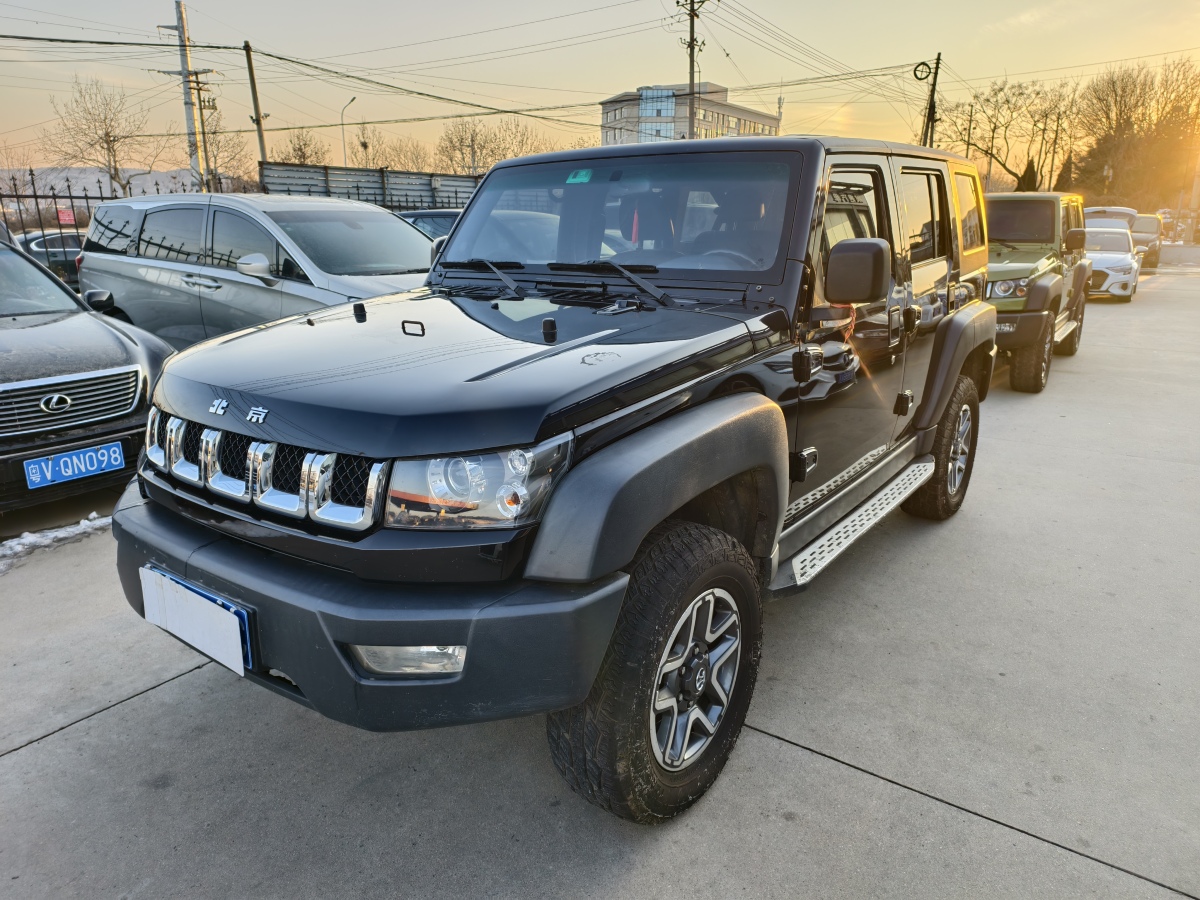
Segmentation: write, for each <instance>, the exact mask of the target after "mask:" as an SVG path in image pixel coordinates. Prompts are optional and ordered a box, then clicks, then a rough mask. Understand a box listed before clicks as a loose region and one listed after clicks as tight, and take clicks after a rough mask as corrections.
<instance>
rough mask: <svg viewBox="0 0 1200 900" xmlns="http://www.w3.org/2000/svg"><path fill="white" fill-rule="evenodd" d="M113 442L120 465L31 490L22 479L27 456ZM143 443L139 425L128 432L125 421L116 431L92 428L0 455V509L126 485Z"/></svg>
mask: <svg viewBox="0 0 1200 900" xmlns="http://www.w3.org/2000/svg"><path fill="white" fill-rule="evenodd" d="M114 442H119V443H120V444H121V453H122V454H123V455H124V458H125V466H124V468H121V469H117V470H115V471H112V472H104V473H101V474H98V475H91V476H89V477H87V478H77V479H75V480H74V481H63V482H60V483H58V484H49V485H46V486H45V487H39V488H32V489H31V488H30V487H29V486H28V485H27V484H26V482H25V465H24V464H25V460H27V459H40V458H41V457H43V456H53V455H54V454H56V453H65V452H66V451H68V450H78V449H81V448H84V447H98V446H100V445H101V444H110V443H114ZM144 442H145V435H144V431H143V429H142V428H140V427H139V428H137V429H136V430H133V431H131V430H129V427H128V425H127V424H126V425H125V426H124V427H123V428H122V429H118V430H108V431H101V430H96V431H94V432H93V433H91V434H89V435H87V436H86V437H78V436H76V437H74V438H72V439H70V440H63V439H61V438H60V439H59V440H57V441H50V442H47V443H45V444H43V445H40V446H37V447H36V448H34V447H29V446H27V447H25V448H23V449H22V450H20V451H14V452H11V453H6V454H3V455H0V512H7V511H8V510H12V509H21V508H23V507H27V506H35V505H37V504H39V503H49V502H51V501H53V500H61V499H62V498H63V497H72V496H74V495H76V494H85V493H87V492H88V491H95V490H99V489H100V488H105V487H112V486H114V485H121V484H128V483H129V481H130V480H131V479H132V478H133V476H134V473H135V472H136V470H137V459H138V453H139V452H141V448H142V444H143V443H144Z"/></svg>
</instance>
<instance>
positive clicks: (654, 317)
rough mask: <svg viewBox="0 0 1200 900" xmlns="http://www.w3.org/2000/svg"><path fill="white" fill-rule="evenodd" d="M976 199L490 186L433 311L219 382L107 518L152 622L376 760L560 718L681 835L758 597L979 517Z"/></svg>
mask: <svg viewBox="0 0 1200 900" xmlns="http://www.w3.org/2000/svg"><path fill="white" fill-rule="evenodd" d="M986 264H987V235H986V228H985V223H984V221H983V218H982V202H981V196H980V192H979V180H978V176H977V174H976V172H975V169H974V167H973V166H972V165H971V164H970V163H969V162H967V161H966V160H964V159H961V158H959V157H957V156H952V155H950V154H947V153H942V152H939V151H934V150H927V149H924V148H919V147H906V146H895V145H889V144H883V143H879V142H872V141H850V140H837V139H825V138H821V139H818V138H787V139H784V138H769V139H754V138H742V139H732V140H710V141H703V142H675V143H671V144H650V145H635V146H623V147H606V148H597V149H594V150H585V151H571V152H564V153H557V154H550V155H545V156H537V157H531V158H527V159H520V160H513V161H510V162H506V163H503V164H501V165H499V166H497V167H496V168H495V169H493V170H492V171H491V173H490V174H489V175H488V176H487V177H486V179H485V180H484V181H483V183H482V185H481V186H480V188H479V190H478V191H477V193H476V194H475V196H474V197H473V199H472V200H471V203H470V205H469V206H468V208H467V209H466V211H465V212H464V213H463V216H462V218H461V219H460V220H459V221H458V222H457V223H456V225H455V227H454V230H453V231H452V232H451V234H450V236H449V240H448V242H447V243H446V244H445V245H444V248H443V249H442V252H441V255H440V257H439V258H438V260H437V261H436V264H435V265H434V268H433V269H432V271H431V273H430V275H429V279H428V282H427V284H426V286H425V287H424V288H423V289H421V290H418V291H415V292H410V293H407V294H400V295H395V296H389V297H381V298H377V299H374V300H370V301H367V302H363V303H356V304H353V305H351V306H344V307H338V308H331V309H325V310H320V311H317V312H313V313H311V314H308V315H300V316H297V317H293V318H290V319H285V320H283V321H281V322H278V323H276V324H274V325H270V326H266V327H258V328H255V329H252V330H247V331H244V332H239V333H235V334H231V335H228V336H226V337H223V338H220V339H218V340H214V341H210V342H208V343H206V344H202V345H199V346H196V347H193V348H191V349H189V350H186V351H184V352H183V353H180V354H179V355H177V356H176V357H174V358H173V359H172V360H171V361H170V362H169V363H168V365H167V366H166V368H165V370H164V374H163V376H162V378H161V379H160V381H159V383H158V385H157V389H156V390H155V394H154V410H153V411H152V412H151V414H150V419H149V423H148V426H147V430H146V450H145V453H144V455H143V458H142V460H141V465H140V469H139V477H138V480H137V484H136V486H132V487H131V488H130V490H129V491H128V492H127V493H126V494H125V496H124V497H123V498H122V500H121V502H120V504H119V507H118V510H117V512H116V514H115V516H114V531H115V533H116V536H117V540H118V542H119V553H118V565H119V569H120V575H121V580H122V584H123V585H124V588H125V591H126V594H127V596H128V598H129V602H130V604H131V605H132V606H133V607H134V609H136V610H137V611H138V612H139V613H142V614H144V615H145V616H146V618H147V619H149V620H150V621H152V622H154V623H156V624H158V625H160V626H161V627H163V628H165V629H167V630H168V631H170V632H172V633H174V634H175V635H177V636H178V637H180V638H182V639H183V640H185V641H187V642H189V643H191V644H192V645H193V646H195V647H197V648H198V649H199V650H201V651H202V652H204V653H207V654H208V655H209V656H211V657H213V658H214V659H217V660H218V661H219V662H221V663H223V664H224V665H226V666H228V667H229V668H230V669H232V670H233V671H234V672H236V673H237V674H238V675H244V676H245V677H247V678H249V679H251V680H253V681H255V682H257V683H259V684H261V685H263V686H266V687H268V688H270V689H271V690H274V691H276V692H278V693H280V694H283V695H284V696H287V697H290V698H291V699H293V700H295V701H297V702H299V703H302V704H304V705H306V706H309V707H311V708H313V709H315V710H316V711H318V712H320V713H322V714H324V715H326V716H330V717H332V718H334V719H337V720H339V721H342V722H347V723H349V724H352V725H356V726H359V727H362V728H368V729H377V730H387V729H410V728H428V727H432V726H438V725H453V724H460V723H464V722H477V721H483V720H487V719H498V718H503V717H508V716H522V715H527V714H529V713H534V712H548V713H549V717H548V722H547V734H548V737H549V742H550V750H551V754H552V756H553V758H554V761H555V763H556V764H557V766H558V767H559V769H560V770H561V772H562V774H563V775H564V777H565V778H566V779H567V781H568V782H569V783H570V785H571V786H572V788H574V789H575V790H576V791H577V792H579V793H580V794H581V795H583V796H584V797H585V798H587V799H588V800H590V801H592V802H594V803H596V804H598V805H600V806H602V807H604V808H606V809H608V810H611V811H612V812H614V813H616V814H617V815H620V816H624V817H627V818H630V819H634V820H637V821H643V822H649V821H656V820H659V819H662V818H665V817H668V816H671V815H674V814H676V813H678V812H680V811H682V810H683V809H685V808H687V807H688V806H689V805H690V804H691V803H693V802H694V801H695V800H696V799H697V798H698V797H699V796H700V795H701V794H702V793H703V792H704V791H705V789H707V787H708V786H709V785H710V784H711V783H712V782H713V780H714V779H715V778H716V777H717V774H718V773H719V771H720V769H721V767H722V766H723V765H724V763H725V760H726V758H727V757H728V755H729V753H730V751H731V749H732V748H733V745H734V742H735V741H736V740H737V736H738V733H739V731H740V729H741V727H742V723H743V720H744V718H745V716H746V710H747V707H748V706H749V703H750V698H751V694H752V692H753V690H754V682H755V676H756V675H757V671H758V663H759V653H760V649H761V646H762V644H761V641H762V602H763V599H764V598H765V597H768V596H771V595H782V594H786V593H789V592H792V591H795V590H797V589H800V588H803V587H805V586H807V585H808V583H809V582H810V581H811V580H812V579H813V577H814V576H815V575H816V574H817V572H818V571H820V570H821V569H822V568H823V567H824V566H825V565H827V564H828V563H829V561H830V560H831V559H833V558H834V557H835V556H837V555H838V553H840V552H841V551H842V550H843V549H845V548H846V547H847V546H848V545H849V544H850V543H851V542H853V541H854V540H855V539H856V538H857V537H858V536H859V535H861V534H862V533H863V532H864V531H866V530H867V529H868V528H869V527H870V526H871V525H873V524H874V523H875V522H877V521H878V520H879V519H880V518H881V517H882V516H883V515H885V514H886V513H887V512H889V511H890V510H892V509H894V508H896V507H897V506H901V505H902V506H903V507H904V508H905V509H906V510H908V511H909V512H911V513H913V514H915V515H918V516H923V517H926V518H932V519H944V518H947V517H949V516H951V515H953V513H954V512H956V511H957V510H958V508H959V506H960V505H961V504H962V502H963V498H964V495H965V494H966V491H967V487H968V484H969V482H970V479H971V471H972V466H973V463H974V459H975V451H976V446H977V441H978V435H979V401H980V400H981V399H983V397H984V396H985V395H986V393H987V389H988V385H989V383H990V380H991V374H992V369H993V363H994V337H995V322H996V313H995V310H994V309H993V307H992V306H990V305H989V304H986V303H983V302H981V301H980V300H978V299H976V298H978V297H980V296H982V292H983V288H984V285H985V284H986Z"/></svg>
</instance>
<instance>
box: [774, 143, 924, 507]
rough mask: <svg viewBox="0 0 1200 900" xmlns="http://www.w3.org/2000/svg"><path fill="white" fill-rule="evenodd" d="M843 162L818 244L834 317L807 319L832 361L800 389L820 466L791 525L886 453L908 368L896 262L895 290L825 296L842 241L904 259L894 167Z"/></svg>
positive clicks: (834, 170) (808, 442)
mask: <svg viewBox="0 0 1200 900" xmlns="http://www.w3.org/2000/svg"><path fill="white" fill-rule="evenodd" d="M836 159H837V161H836V162H835V163H834V164H833V165H832V166H831V167H830V169H829V172H828V173H827V181H826V183H827V185H828V187H827V190H826V192H825V211H824V216H823V219H822V224H821V226H820V227H819V228H818V229H817V230H816V236H815V237H814V241H813V244H812V245H811V246H810V257H811V261H812V267H813V272H814V286H813V298H812V307H813V309H814V311H817V312H820V313H821V315H822V316H826V315H831V316H835V318H833V319H829V320H827V321H821V322H814V323H811V324H808V325H801V334H802V340H803V341H804V343H805V344H808V345H810V346H812V345H817V346H819V347H820V348H821V351H822V354H823V358H824V365H823V367H822V369H821V371H819V372H817V373H816V374H815V376H814V377H813V378H812V379H810V380H809V381H807V382H805V383H802V384H800V385H799V400H800V402H799V410H798V416H797V418H798V424H797V439H798V440H797V449H798V450H800V451H801V452H803V451H804V450H806V449H810V448H811V449H813V450H815V451H816V466H815V467H814V468H813V469H812V470H811V471H810V472H808V474H807V475H806V477H805V479H804V481H802V482H793V483H792V487H791V496H790V497H789V500H788V503H789V507H788V516H787V518H788V520H789V521H792V520H794V519H796V518H798V517H799V516H800V515H802V514H803V513H804V511H805V510H806V509H807V508H809V507H811V506H812V505H813V504H814V503H816V502H817V501H819V500H822V499H824V498H825V497H827V496H829V495H830V494H833V493H834V492H836V491H838V490H841V489H842V488H843V487H845V486H846V485H848V484H850V483H852V482H853V481H854V480H855V479H856V478H857V477H858V476H860V475H862V474H863V473H864V472H866V471H867V470H868V469H869V468H870V467H871V464H872V463H874V462H875V461H876V460H878V459H879V458H880V457H881V456H883V455H884V454H885V453H886V452H887V450H888V448H889V447H890V446H891V438H892V432H893V429H894V426H895V423H896V415H895V411H894V409H895V404H896V395H897V393H899V391H900V387H901V378H902V373H903V321H902V315H901V312H902V302H903V299H904V290H905V285H904V281H903V279H902V278H901V279H899V280H897V279H896V278H895V274H896V271H897V270H896V267H895V263H893V279H892V282H893V283H892V288H891V290H890V291H889V292H888V294H887V296H885V297H880V298H879V299H878V300H877V301H874V302H871V303H862V304H854V305H851V306H838V307H831V306H830V305H829V303H828V302H827V301H826V300H825V296H824V283H825V261H826V260H827V259H828V257H829V251H830V248H832V247H833V246H834V245H836V244H837V243H838V242H839V241H843V240H848V239H850V238H871V237H877V238H882V239H884V240H886V241H887V242H888V243H889V244H891V245H892V248H893V260H894V259H895V252H894V251H895V246H896V243H895V233H896V231H895V229H896V226H895V224H894V223H895V217H894V214H893V212H892V210H893V209H894V204H893V202H892V199H891V197H890V191H889V189H888V181H889V178H888V173H887V170H886V169H885V168H884V167H883V166H882V165H881V164H880V161H879V160H878V159H864V160H863V161H862V162H861V163H858V162H855V161H854V160H853V159H847V158H845V157H837V158H836Z"/></svg>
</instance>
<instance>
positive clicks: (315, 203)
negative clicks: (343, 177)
mask: <svg viewBox="0 0 1200 900" xmlns="http://www.w3.org/2000/svg"><path fill="white" fill-rule="evenodd" d="M210 201H211V202H214V203H216V204H217V205H218V206H229V207H233V208H240V209H258V210H264V211H265V210H281V209H312V208H314V207H321V206H326V207H328V206H345V205H347V204H351V205H353V206H364V207H367V208H368V209H375V210H380V211H382V212H386V210H383V209H382V208H381V207H379V206H376V205H375V204H374V203H365V202H362V201H360V200H347V199H345V198H342V197H309V196H306V195H296V194H192V193H182V194H155V195H154V196H153V197H121V198H116V199H113V200H107V201H105V203H106V204H108V205H114V204H122V205H125V206H133V207H137V208H139V209H148V208H150V207H153V206H164V205H167V204H174V203H199V204H207V203H209V202H210Z"/></svg>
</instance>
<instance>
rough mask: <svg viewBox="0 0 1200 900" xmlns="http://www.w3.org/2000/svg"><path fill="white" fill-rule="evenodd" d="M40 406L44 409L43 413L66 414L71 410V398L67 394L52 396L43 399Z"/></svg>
mask: <svg viewBox="0 0 1200 900" xmlns="http://www.w3.org/2000/svg"><path fill="white" fill-rule="evenodd" d="M38 406H40V407H41V408H42V412H48V413H60V412H66V411H67V410H68V409H70V408H71V398H70V397H68V396H67V395H66V394H50V395H49V396H48V397H43V398H42V402H41V403H39V404H38Z"/></svg>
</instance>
